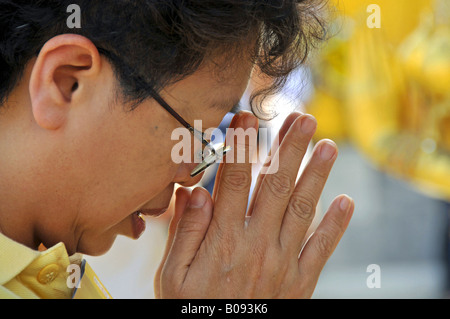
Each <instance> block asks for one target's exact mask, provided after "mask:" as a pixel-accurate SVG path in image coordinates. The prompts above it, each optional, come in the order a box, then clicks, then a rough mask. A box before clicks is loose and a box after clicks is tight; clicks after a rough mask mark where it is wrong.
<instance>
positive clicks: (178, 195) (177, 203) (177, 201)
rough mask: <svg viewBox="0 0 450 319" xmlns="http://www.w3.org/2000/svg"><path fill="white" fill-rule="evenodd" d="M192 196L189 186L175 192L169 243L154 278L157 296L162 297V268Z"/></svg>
mask: <svg viewBox="0 0 450 319" xmlns="http://www.w3.org/2000/svg"><path fill="white" fill-rule="evenodd" d="M190 197H191V190H190V189H189V188H184V187H180V188H178V189H177V191H176V192H175V196H174V198H173V199H172V201H171V203H170V206H169V211H171V212H172V213H171V215H172V220H171V221H170V225H169V229H168V236H167V243H166V248H165V250H164V255H163V257H162V259H161V262H160V264H159V267H158V269H157V270H156V273H155V278H154V291H155V297H156V298H157V299H159V298H160V297H161V291H160V290H161V272H162V269H163V267H164V265H165V263H166V260H167V256H168V255H169V252H170V249H171V248H172V244H173V240H174V238H175V232H176V229H177V225H178V222H179V220H180V218H181V215H183V212H184V211H185V209H186V206H187V203H188V202H189V199H190Z"/></svg>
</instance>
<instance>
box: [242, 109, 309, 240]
mask: <svg viewBox="0 0 450 319" xmlns="http://www.w3.org/2000/svg"><path fill="white" fill-rule="evenodd" d="M316 127H317V122H316V120H315V119H314V117H312V116H311V115H303V116H300V117H299V118H297V119H296V120H295V122H294V124H293V125H292V126H291V128H290V129H289V131H288V132H287V134H286V136H285V137H284V140H283V142H282V143H281V145H280V147H279V148H278V150H277V152H276V153H275V156H274V158H273V159H272V160H271V164H270V167H269V171H268V172H269V173H268V174H265V175H264V178H263V181H262V183H261V186H260V189H259V192H258V194H257V196H256V199H255V204H254V208H253V212H252V218H251V220H250V223H249V227H252V224H254V227H256V228H258V229H265V230H270V232H271V233H272V234H274V235H276V236H279V235H280V228H281V223H282V221H283V217H284V214H285V211H286V208H287V205H288V203H289V198H290V197H291V195H292V193H293V191H294V187H295V181H296V179H297V174H298V171H299V170H300V165H301V162H302V160H303V157H304V156H305V154H306V151H307V149H308V145H309V143H310V141H311V138H312V136H313V134H314V132H315V130H316Z"/></svg>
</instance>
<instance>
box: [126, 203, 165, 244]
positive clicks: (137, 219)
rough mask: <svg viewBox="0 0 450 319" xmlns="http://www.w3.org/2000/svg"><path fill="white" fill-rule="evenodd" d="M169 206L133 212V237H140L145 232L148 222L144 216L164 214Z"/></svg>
mask: <svg viewBox="0 0 450 319" xmlns="http://www.w3.org/2000/svg"><path fill="white" fill-rule="evenodd" d="M167 209H168V208H159V209H142V210H139V211H137V212H134V213H133V214H132V220H133V238H134V239H138V238H139V237H141V235H142V234H143V233H144V231H145V228H146V222H145V219H144V216H151V217H158V216H161V215H162V214H164V213H165V212H166V211H167Z"/></svg>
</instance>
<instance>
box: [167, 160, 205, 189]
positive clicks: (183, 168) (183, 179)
mask: <svg viewBox="0 0 450 319" xmlns="http://www.w3.org/2000/svg"><path fill="white" fill-rule="evenodd" d="M197 165H198V164H196V163H191V164H181V165H180V166H179V167H178V171H177V174H176V175H175V178H174V180H173V182H174V183H177V184H180V185H181V186H184V187H191V186H194V185H196V184H198V183H199V182H200V180H201V179H202V177H203V174H204V173H201V174H199V175H197V176H195V177H191V172H192V171H193V170H194V168H195V167H196V166H197Z"/></svg>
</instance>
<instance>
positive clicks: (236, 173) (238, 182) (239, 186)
mask: <svg viewBox="0 0 450 319" xmlns="http://www.w3.org/2000/svg"><path fill="white" fill-rule="evenodd" d="M222 180H223V183H224V185H225V186H226V187H228V188H230V189H231V190H236V191H244V190H247V189H248V188H249V187H250V184H251V180H252V178H251V176H250V172H248V171H245V170H235V169H234V170H227V171H226V172H223V175H222Z"/></svg>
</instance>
